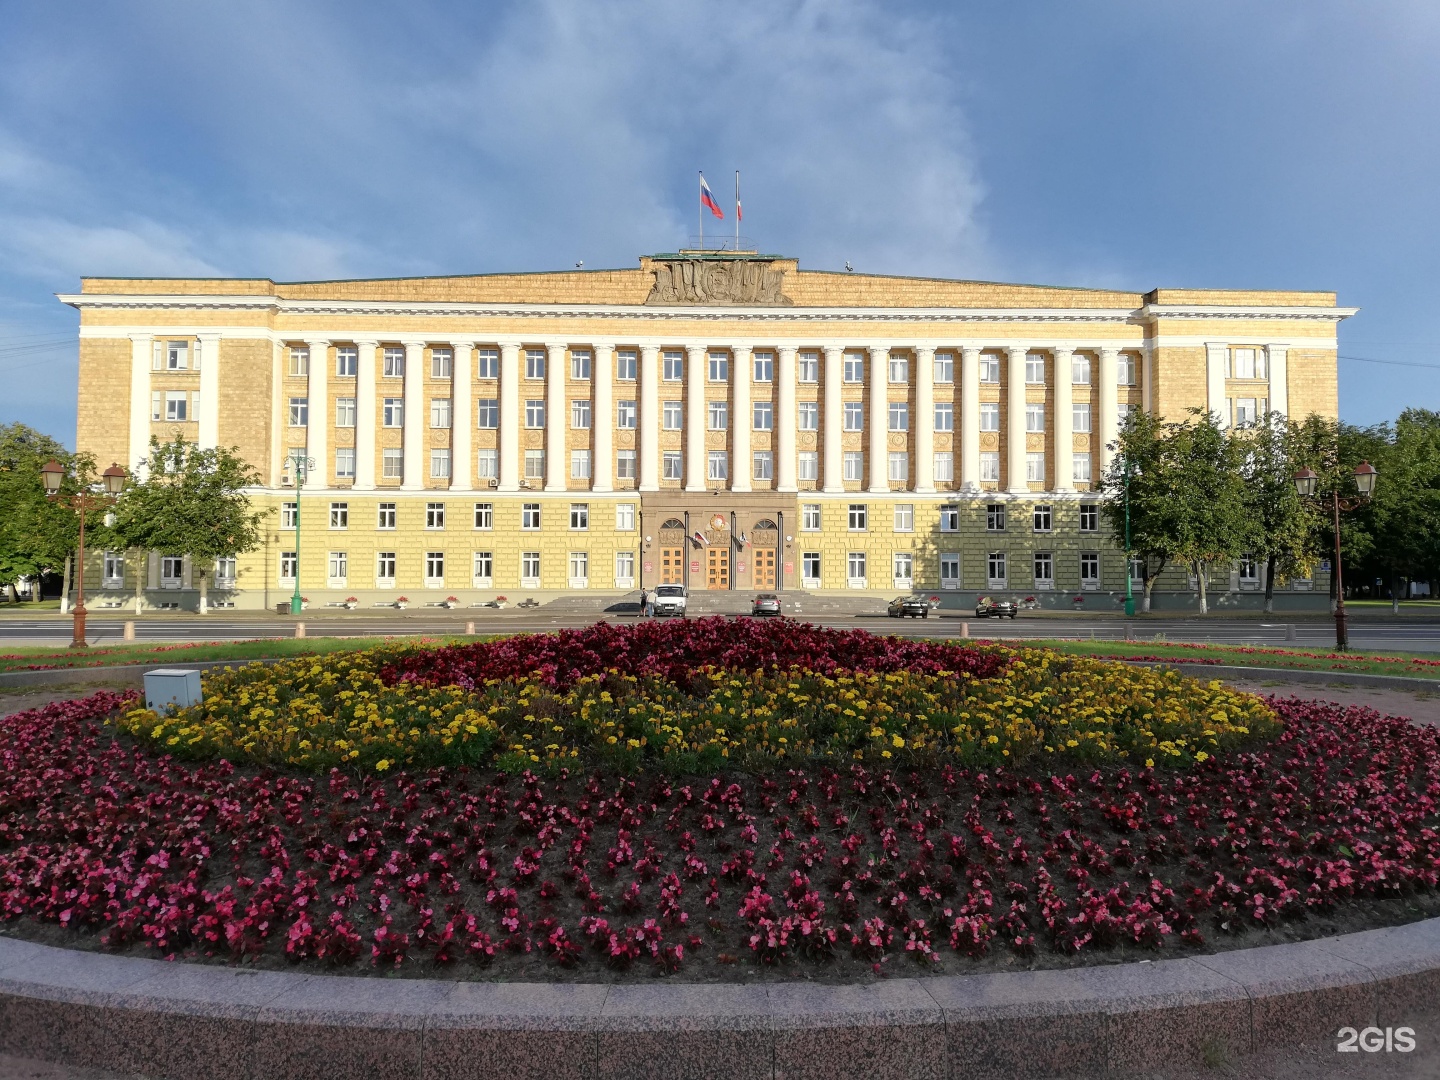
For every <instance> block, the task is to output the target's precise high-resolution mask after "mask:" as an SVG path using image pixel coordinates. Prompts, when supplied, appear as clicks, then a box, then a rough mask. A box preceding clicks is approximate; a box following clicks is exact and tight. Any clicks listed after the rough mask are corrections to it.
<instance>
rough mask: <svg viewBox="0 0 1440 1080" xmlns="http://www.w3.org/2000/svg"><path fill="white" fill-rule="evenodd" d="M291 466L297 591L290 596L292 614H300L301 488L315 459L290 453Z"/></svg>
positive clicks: (301, 604)
mask: <svg viewBox="0 0 1440 1080" xmlns="http://www.w3.org/2000/svg"><path fill="white" fill-rule="evenodd" d="M290 467H291V468H292V469H293V470H294V473H295V593H294V595H293V596H291V597H290V614H291V615H299V614H300V612H301V610H303V608H304V604H305V601H304V598H303V597H301V595H300V490H301V489H302V488H303V487H304V486H305V481H306V479H308V478H309V475H310V470H311V469H313V468H314V467H315V459H314V458H313V457H306V456H305V455H304V454H303V453H300V452H297V453H294V454H291V455H290Z"/></svg>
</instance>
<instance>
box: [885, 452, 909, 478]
mask: <svg viewBox="0 0 1440 1080" xmlns="http://www.w3.org/2000/svg"><path fill="white" fill-rule="evenodd" d="M889 459H890V460H889V466H890V468H889V473H890V482H891V483H895V484H903V483H905V481H907V480H909V479H910V455H909V454H907V453H906V452H905V451H904V450H891V451H890V454H889Z"/></svg>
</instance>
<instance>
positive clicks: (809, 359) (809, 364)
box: [795, 352, 820, 383]
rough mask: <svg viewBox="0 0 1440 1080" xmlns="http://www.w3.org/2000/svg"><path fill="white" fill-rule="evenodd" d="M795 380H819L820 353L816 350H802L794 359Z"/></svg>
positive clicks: (809, 381)
mask: <svg viewBox="0 0 1440 1080" xmlns="http://www.w3.org/2000/svg"><path fill="white" fill-rule="evenodd" d="M795 366H796V382H807V383H813V382H819V381H820V354H819V353H816V352H802V353H801V354H800V358H799V359H798V360H797V361H796V365H795Z"/></svg>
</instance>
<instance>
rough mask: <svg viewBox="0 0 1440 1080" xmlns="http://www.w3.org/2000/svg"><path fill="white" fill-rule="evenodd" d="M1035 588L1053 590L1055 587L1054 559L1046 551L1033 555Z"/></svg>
mask: <svg viewBox="0 0 1440 1080" xmlns="http://www.w3.org/2000/svg"><path fill="white" fill-rule="evenodd" d="M1035 587H1036V588H1037V589H1053V588H1054V587H1055V558H1054V556H1052V555H1051V554H1050V552H1048V551H1037V552H1036V553H1035Z"/></svg>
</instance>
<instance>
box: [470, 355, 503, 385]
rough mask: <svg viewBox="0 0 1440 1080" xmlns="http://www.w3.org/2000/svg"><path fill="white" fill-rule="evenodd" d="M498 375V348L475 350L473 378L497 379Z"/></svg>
mask: <svg viewBox="0 0 1440 1080" xmlns="http://www.w3.org/2000/svg"><path fill="white" fill-rule="evenodd" d="M499 377H500V350H499V349H476V350H475V378H477V379H498V378H499Z"/></svg>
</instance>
